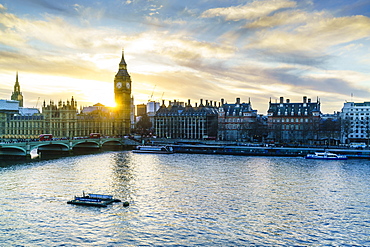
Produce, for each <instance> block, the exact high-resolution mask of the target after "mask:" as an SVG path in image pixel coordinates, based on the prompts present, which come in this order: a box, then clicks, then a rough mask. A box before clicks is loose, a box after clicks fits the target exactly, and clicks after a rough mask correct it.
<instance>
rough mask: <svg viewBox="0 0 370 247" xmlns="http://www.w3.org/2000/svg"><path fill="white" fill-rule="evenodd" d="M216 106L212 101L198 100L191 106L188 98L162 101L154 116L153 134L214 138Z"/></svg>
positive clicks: (169, 136)
mask: <svg viewBox="0 0 370 247" xmlns="http://www.w3.org/2000/svg"><path fill="white" fill-rule="evenodd" d="M217 114H218V113H217V107H216V106H215V105H213V104H212V101H210V102H208V100H206V102H205V104H203V100H202V99H201V100H200V104H199V106H198V104H197V103H195V106H194V107H193V106H192V105H191V103H190V100H188V103H187V104H184V103H183V102H177V101H176V100H175V101H174V102H171V101H170V102H169V105H168V106H166V105H165V103H164V101H163V103H162V105H161V107H160V108H159V109H158V111H157V112H156V114H155V116H154V124H155V134H156V135H157V137H165V138H179V139H198V140H199V139H209V138H211V139H216V137H217V124H218V123H217Z"/></svg>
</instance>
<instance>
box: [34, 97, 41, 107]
mask: <svg viewBox="0 0 370 247" xmlns="http://www.w3.org/2000/svg"><path fill="white" fill-rule="evenodd" d="M39 100H40V97H38V98H37V102H36V107H35V108H37V106H38V104H39Z"/></svg>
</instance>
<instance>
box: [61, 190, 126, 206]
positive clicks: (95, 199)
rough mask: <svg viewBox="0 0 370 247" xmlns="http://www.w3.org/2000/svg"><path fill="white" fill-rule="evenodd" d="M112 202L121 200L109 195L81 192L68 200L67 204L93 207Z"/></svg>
mask: <svg viewBox="0 0 370 247" xmlns="http://www.w3.org/2000/svg"><path fill="white" fill-rule="evenodd" d="M113 202H121V200H119V199H114V198H113V196H111V195H100V194H88V195H87V196H86V195H85V193H83V195H82V196H75V197H74V199H73V200H71V201H68V202H67V204H74V205H82V206H94V207H107V206H108V205H109V204H112V203H113Z"/></svg>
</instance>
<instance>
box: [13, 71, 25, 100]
mask: <svg viewBox="0 0 370 247" xmlns="http://www.w3.org/2000/svg"><path fill="white" fill-rule="evenodd" d="M10 99H11V100H17V101H19V106H20V107H23V95H22V92H21V86H20V85H19V81H18V71H17V73H16V76H15V84H14V91H13V93H12V96H11V97H10Z"/></svg>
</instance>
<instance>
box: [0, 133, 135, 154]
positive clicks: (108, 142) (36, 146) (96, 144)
mask: <svg viewBox="0 0 370 247" xmlns="http://www.w3.org/2000/svg"><path fill="white" fill-rule="evenodd" d="M136 145H138V142H136V141H134V140H131V139H128V138H96V139H73V140H63V139H58V140H51V141H36V140H35V141H21V142H3V143H0V158H4V157H11V158H31V151H32V150H37V154H39V155H40V156H41V155H42V154H74V153H76V152H78V151H81V150H84V151H91V152H93V151H99V150H101V149H108V150H119V149H130V148H132V147H134V146H136Z"/></svg>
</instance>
